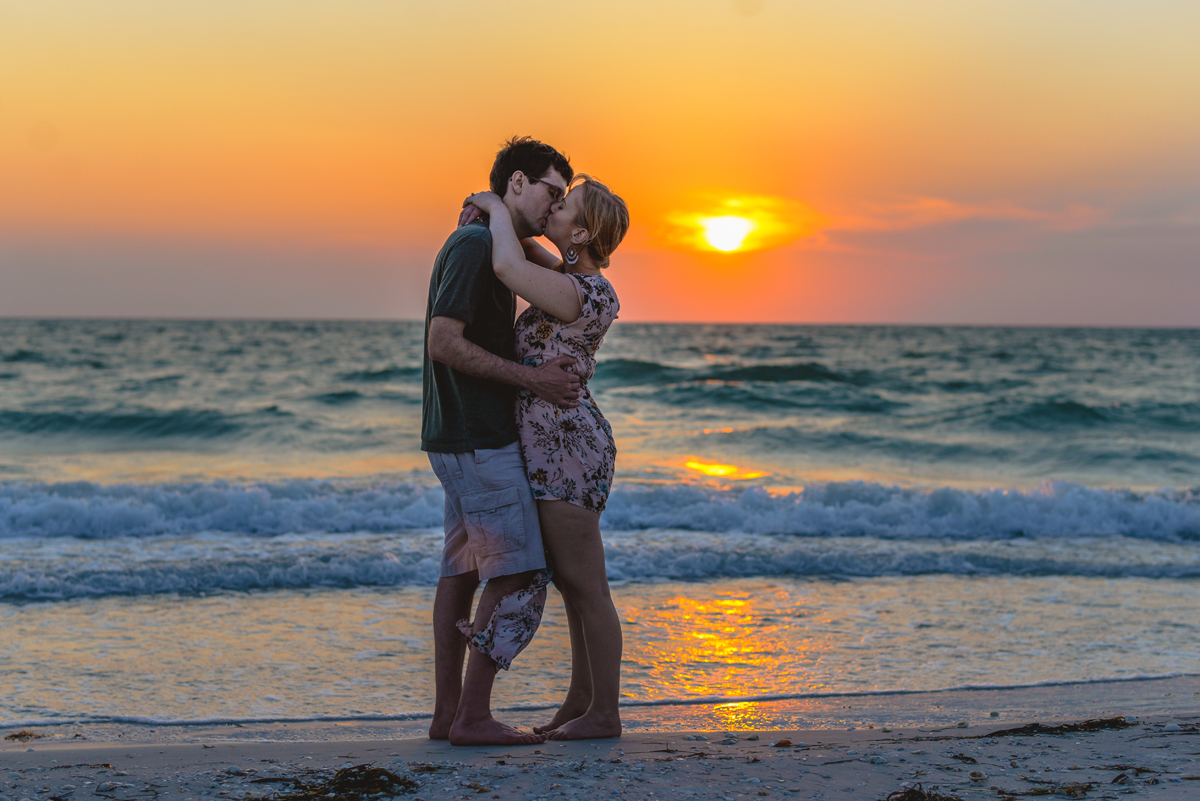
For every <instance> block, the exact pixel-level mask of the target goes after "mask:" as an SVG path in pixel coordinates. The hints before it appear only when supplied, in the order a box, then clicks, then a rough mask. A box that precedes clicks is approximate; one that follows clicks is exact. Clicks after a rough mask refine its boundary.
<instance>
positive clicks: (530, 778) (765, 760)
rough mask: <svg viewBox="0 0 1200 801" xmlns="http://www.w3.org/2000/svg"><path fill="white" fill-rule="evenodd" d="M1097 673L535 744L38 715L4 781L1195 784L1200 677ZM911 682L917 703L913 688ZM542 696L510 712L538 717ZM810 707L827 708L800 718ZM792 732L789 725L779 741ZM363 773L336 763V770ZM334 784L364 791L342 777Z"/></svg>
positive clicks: (637, 794) (572, 789)
mask: <svg viewBox="0 0 1200 801" xmlns="http://www.w3.org/2000/svg"><path fill="white" fill-rule="evenodd" d="M1098 689H1099V688H1097V685H1095V684H1091V685H1082V686H1079V685H1075V686H1074V687H1072V686H1064V685H1050V686H1042V687H1034V688H1020V689H997V690H969V691H944V692H942V693H931V694H922V695H920V696H912V695H907V696H906V695H900V696H878V695H876V696H865V697H859V698H858V699H853V700H857V701H860V702H869V703H862V704H859V705H858V706H857V708H853V709H845V708H843V709H835V707H836V706H837V705H836V704H833V703H830V702H831V701H846V700H847V699H846V698H844V697H842V698H835V699H823V700H822V704H823V705H824V706H822V707H820V708H817V707H815V706H814V705H813V699H799V700H789V701H779V702H774V703H757V704H736V703H735V704H724V705H715V706H712V707H707V708H703V714H704V715H705V717H704V718H703V720H704V721H707V722H708V723H710V724H717V723H719V724H720V725H705V726H692V727H688V726H687V725H686V724H688V723H693V722H695V721H696V720H697V718H696V717H694V716H693V717H672V716H671V715H669V714H666V713H668V712H670V711H671V710H672V709H678V708H673V707H657V708H653V709H651V708H647V707H634V708H626V711H627V713H629V714H628V718H627V720H626V731H625V734H624V735H623V736H622V737H621V738H619V739H608V740H591V741H589V740H582V741H574V742H567V743H560V742H556V741H548V742H545V743H542V744H540V745H533V746H477V747H455V746H451V745H450V744H449V743H446V742H432V741H430V740H428V739H427V738H425V737H424V731H423V728H424V725H426V722H425V721H342V722H329V721H324V722H308V723H296V722H291V723H258V724H245V725H236V724H234V725H194V726H162V725H158V724H145V725H135V724H121V725H116V724H105V725H95V726H53V727H28V728H27V730H28V731H29V732H31V733H32V734H34V735H39V736H38V737H36V738H35V739H30V740H27V741H21V740H18V739H2V740H0V798H3V799H8V801H24V799H30V801H33V799H37V798H51V799H56V798H67V797H71V798H112V799H125V800H126V801H128V800H129V799H132V798H134V797H138V796H143V795H145V796H147V797H148V795H149V794H153V795H156V796H157V795H164V794H165V795H166V796H167V797H168V798H171V799H178V800H179V801H218V799H265V798H268V797H279V796H281V795H283V794H285V793H287V792H296V791H298V790H299V789H302V788H309V789H310V790H311V789H312V788H317V787H321V788H323V789H322V793H321V794H320V795H321V797H324V796H325V795H326V793H325V791H324V790H325V788H326V787H327V785H328V783H329V782H330V781H332V780H334V779H335V778H336V777H337V776H338V775H339V774H338V773H337V771H338V770H348V769H351V768H354V767H355V766H374V767H377V768H384V769H386V770H388V771H390V772H391V773H392V774H393V775H394V776H396V777H397V779H396V781H404V782H407V783H408V784H407V785H406V786H407V787H408V790H409V791H406V792H402V793H399V796H398V797H401V798H405V799H413V801H416V799H421V801H433V799H458V798H492V799H496V798H504V799H507V798H514V799H517V798H520V799H524V798H538V799H559V798H562V799H571V798H586V797H588V796H591V797H592V798H593V799H594V801H599V799H602V798H609V799H643V798H653V799H661V800H663V801H666V800H667V799H696V798H702V799H759V798H770V797H776V798H818V799H827V798H839V799H869V800H870V801H878V800H879V799H883V798H885V797H886V796H887V795H888V794H889V793H892V792H895V791H897V790H901V789H904V788H908V787H912V786H914V785H916V784H921V785H922V786H923V787H924V788H925V789H926V790H930V789H932V788H933V787H937V788H939V792H943V793H948V794H950V795H953V796H957V797H959V798H961V799H963V800H964V801H967V799H972V798H980V799H982V798H991V799H996V798H1000V799H1003V798H1015V797H1017V796H1019V795H1022V794H1024V795H1029V794H1039V795H1041V794H1047V793H1051V794H1054V797H1059V798H1063V797H1067V798H1071V797H1076V798H1088V799H1100V798H1108V799H1116V798H1118V797H1120V796H1124V795H1130V794H1136V795H1138V796H1139V797H1142V796H1145V797H1148V798H1155V799H1160V798H1161V799H1172V800H1173V799H1187V798H1195V797H1197V796H1198V795H1200V727H1198V725H1197V724H1198V723H1200V677H1196V676H1181V677H1175V678H1167V679H1144V680H1138V681H1128V682H1121V683H1116V684H1111V685H1105V686H1104V687H1103V688H1102V689H1103V692H1102V693H1097V692H1096V691H1097V690H1098ZM1087 690H1090V691H1092V692H1090V693H1089V692H1085V691H1087ZM1097 695H1099V696H1100V697H1096V696H1097ZM917 700H919V701H920V704H919V705H918V704H917V703H909V702H912V701H917ZM841 706H842V707H846V706H847V704H844V703H843V704H841ZM851 706H854V705H851ZM692 711H695V710H692ZM646 712H653V713H654V714H653V715H647V714H644V713H646ZM993 712H994V713H995V717H993V716H992V713H993ZM835 713H842V714H840V715H839V714H835ZM546 714H547V713H546V712H545V711H524V712H510V713H504V714H502V715H500V714H498V717H501V718H502V719H504V720H506V721H507V722H510V723H513V724H514V725H519V726H522V727H526V728H527V727H528V726H530V725H533V724H534V723H539V722H542V720H543V718H544V717H545V715H546ZM905 717H920V718H921V719H922V721H923V725H901V724H897V723H895V722H894V721H896V720H899V719H901V718H905ZM1121 717H1125V718H1126V719H1127V721H1126V722H1122V721H1121V720H1120V718H1121ZM801 718H803V719H806V720H809V721H812V720H813V719H814V718H821V719H822V721H823V722H821V723H817V724H814V723H811V722H810V723H809V724H808V725H803V726H792V725H788V723H789V721H792V720H795V719H801ZM1135 718H1136V720H1137V722H1136V723H1133V722H1132V721H1133V720H1134V719H1135ZM1085 720H1105V721H1107V723H1105V724H1103V725H1101V726H1099V727H1098V729H1097V730H1094V731H1069V732H1066V733H1054V732H1047V731H1045V730H1044V729H1042V730H1040V731H1039V730H1032V729H1023V730H1022V727H1026V726H1028V725H1029V724H1033V723H1038V724H1041V725H1042V726H1043V727H1052V726H1057V725H1062V724H1064V723H1068V724H1069V723H1078V722H1081V721H1085ZM722 721H723V722H722ZM889 721H893V722H889ZM1013 730H1019V731H1013ZM15 733H16V732H15V731H14V730H12V729H7V730H4V731H3V733H2V734H3V735H4V736H6V737H7V736H11V735H13V734H15ZM781 740H784V741H787V743H781V744H780V745H778V746H777V745H775V744H776V743H777V742H779V741H781ZM352 774H354V771H351V772H350V773H347V774H341V777H342V780H348V777H350V776H351V775H352ZM360 774H361V771H360ZM973 774H974V775H973ZM362 775H365V774H362ZM376 775H382V774H376ZM297 782H299V784H297ZM1114 782H1115V783H1114ZM397 787H398V785H397ZM394 789H395V788H394ZM330 791H333V790H330ZM397 792H399V790H397ZM1071 793H1076V795H1071ZM334 795H335V797H343V798H358V797H359V796H356V795H353V794H352V793H349V791H344V789H343V790H337V791H336V792H335V793H334ZM313 797H316V796H313ZM382 797H387V796H386V795H385V796H382Z"/></svg>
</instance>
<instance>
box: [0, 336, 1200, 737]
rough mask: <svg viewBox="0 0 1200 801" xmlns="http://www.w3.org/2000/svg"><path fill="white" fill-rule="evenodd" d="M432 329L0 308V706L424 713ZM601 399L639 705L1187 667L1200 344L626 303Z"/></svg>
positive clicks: (553, 641) (138, 717)
mask: <svg viewBox="0 0 1200 801" xmlns="http://www.w3.org/2000/svg"><path fill="white" fill-rule="evenodd" d="M421 345H422V327H421V324H420V323H413V322H249V321H207V322H205V321H197V322H177V321H116V320H113V321H109V320H0V655H2V656H3V658H2V659H0V726H6V727H9V726H20V725H34V724H55V723H61V724H72V725H82V724H89V723H90V724H105V723H141V724H145V725H165V724H172V723H175V724H189V723H222V722H224V723H238V722H243V723H244V722H248V721H267V722H286V721H300V720H397V721H403V720H409V721H414V725H418V724H419V723H420V721H423V720H426V719H427V716H428V714H429V711H430V710H431V707H432V682H431V667H432V654H431V638H430V634H429V631H428V628H429V626H428V619H429V610H430V607H431V604H432V588H433V587H434V585H435V583H436V581H437V566H438V554H439V547H440V536H441V535H440V524H441V514H442V512H441V509H442V500H443V498H442V492H441V490H440V488H439V486H438V484H437V481H436V479H435V478H434V477H433V474H432V472H431V471H430V469H429V467H428V462H427V461H426V460H425V457H424V455H423V454H422V453H421V452H420V450H419V430H420V402H421ZM591 386H592V389H593V392H594V393H595V396H596V399H597V402H598V404H599V406H600V408H601V409H602V410H603V411H604V413H605V414H606V416H607V417H608V419H609V421H610V422H611V423H612V425H613V429H614V431H615V434H616V437H617V444H618V450H619V455H618V460H617V480H616V486H615V490H614V493H613V495H612V497H611V499H610V502H609V507H608V509H607V510H606V512H605V513H604V516H603V517H602V522H601V525H602V529H603V531H604V534H605V539H606V553H607V559H608V570H609V577H610V580H611V582H612V583H613V586H614V599H615V601H616V603H617V606H618V611H619V612H620V614H621V618H622V621H623V626H624V634H625V663H624V668H623V703H624V704H626V708H627V711H628V715H629V717H630V719H631V720H642V721H648V720H653V719H661V718H662V717H664V716H665V715H666V714H667V713H666V711H665V710H667V709H674V710H676V711H675V712H672V713H671V714H672V715H676V716H677V717H676V718H674V719H676V720H680V721H682V722H680V725H684V724H689V725H690V724H695V722H696V720H697V718H691V719H687V718H686V715H685V716H684V717H683V718H679V717H678V714H679V713H678V711H677V710H678V709H679V708H692V707H695V708H696V709H706V710H713V709H726V710H728V709H733V708H736V709H739V710H741V712H739V714H742V715H751V712H749V711H747V710H748V709H749V708H750V707H753V705H755V704H763V703H769V702H771V701H773V700H778V699H796V698H807V699H813V698H815V699H837V698H843V697H869V696H872V695H875V694H879V693H889V692H897V693H924V692H933V691H939V690H950V689H955V688H963V687H1026V686H1042V687H1044V686H1055V685H1056V684H1059V683H1066V684H1069V685H1070V686H1079V685H1084V686H1087V685H1089V684H1095V685H1096V690H1095V692H1096V694H1097V695H1098V696H1099V695H1103V694H1104V693H1106V692H1108V690H1106V689H1105V686H1107V685H1109V684H1111V683H1112V682H1118V681H1124V680H1129V679H1134V678H1137V677H1156V676H1174V675H1181V674H1182V675H1194V674H1200V615H1197V612H1196V610H1197V609H1198V608H1200V581H1198V579H1200V331H1193V330H1152V329H1148V330H1134V329H1059V328H966V327H899V326H785V325H699V324H696V325H666V324H661V325H651V324H632V323H620V322H619V323H617V324H616V325H615V326H614V327H613V329H612V331H611V332H610V334H609V336H608V338H607V340H606V342H605V345H604V347H603V349H602V350H601V352H600V365H599V367H598V369H597V373H596V376H595V378H594V379H593V381H592V384H591ZM566 650H567V639H566V625H565V620H564V619H563V615H562V611H561V604H560V602H559V601H558V599H557V598H556V597H554V596H552V598H551V603H550V606H549V607H548V610H547V615H546V620H545V623H544V626H543V629H542V631H541V632H540V633H539V636H538V638H537V639H536V640H535V641H534V643H533V645H531V646H530V649H529V650H528V651H527V652H526V653H525V654H523V655H522V657H521V658H520V659H519V660H518V662H517V663H516V664H515V665H514V669H513V670H512V671H510V672H509V673H507V674H504V675H502V676H501V678H500V680H499V681H498V683H497V689H496V697H495V703H496V705H497V706H498V707H499V708H503V709H509V710H524V711H530V710H540V709H546V708H552V706H553V704H554V703H555V701H557V700H559V698H560V697H561V695H562V693H563V692H564V691H565V687H566V681H567V675H568V672H567V671H568V667H569V663H568V660H567V655H566ZM1064 686H1066V685H1064ZM747 705H750V706H749V707H748V706H747ZM848 706H849V705H847V707H848ZM830 709H832V707H830V708H826V709H825V711H824V712H822V713H821V714H822V715H823V716H824V717H822V718H821V721H820V722H831V721H845V720H851V719H853V716H852V713H851V712H845V713H840V712H837V711H836V710H834V711H830ZM696 714H697V715H700V714H701V713H700V712H697V713H696ZM947 714H950V713H947ZM751 716H752V715H751ZM706 719H707V718H706ZM747 719H749V718H747ZM791 722H792V723H793V724H795V723H804V722H806V721H805V720H801V721H796V720H793V721H791ZM807 722H817V721H815V720H813V719H807ZM646 725H649V724H648V723H647V724H646Z"/></svg>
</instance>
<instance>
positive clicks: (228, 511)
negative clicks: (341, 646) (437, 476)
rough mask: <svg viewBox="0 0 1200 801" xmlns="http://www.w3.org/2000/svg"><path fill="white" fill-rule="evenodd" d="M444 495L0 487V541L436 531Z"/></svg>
mask: <svg viewBox="0 0 1200 801" xmlns="http://www.w3.org/2000/svg"><path fill="white" fill-rule="evenodd" d="M442 499H443V495H442V490H441V488H440V487H435V486H429V485H426V484H420V483H416V482H397V483H381V484H375V485H370V486H358V485H343V484H337V483H335V482H329V481H287V482H281V483H276V484H270V483H261V484H247V485H239V484H230V483H226V482H220V481H218V482H213V483H197V484H160V485H151V486H140V485H134V484H121V485H113V486H106V485H102V484H93V483H90V482H82V481H81V482H72V483H64V484H8V485H3V486H0V538H4V537H37V538H44V537H75V538H81V539H111V538H115V537H150V536H159V535H185V534H195V533H199V532H206V531H219V532H229V533H236V534H250V535H257V536H275V535H279V534H291V533H295V532H305V531H321V532H331V533H339V532H348V531H406V530H412V529H423V528H432V527H436V526H440V525H441V522H442Z"/></svg>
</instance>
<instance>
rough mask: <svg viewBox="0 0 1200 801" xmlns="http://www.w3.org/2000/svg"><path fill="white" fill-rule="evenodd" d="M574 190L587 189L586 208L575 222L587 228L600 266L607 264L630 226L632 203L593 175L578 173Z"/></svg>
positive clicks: (589, 246) (590, 246) (591, 251)
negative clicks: (627, 204) (629, 205)
mask: <svg viewBox="0 0 1200 801" xmlns="http://www.w3.org/2000/svg"><path fill="white" fill-rule="evenodd" d="M575 182H576V183H575V186H574V187H573V188H572V189H571V191H572V192H583V209H582V210H581V211H580V212H579V214H578V215H577V216H576V217H575V224H576V225H578V226H579V227H580V228H586V229H587V232H588V240H587V242H585V243H584V244H585V245H587V249H588V255H589V256H591V257H592V261H594V262H595V263H596V266H597V267H607V266H608V260H609V257H610V256H612V252H613V251H614V250H616V249H617V245H619V244H621V240H622V239H624V238H625V232H626V231H628V230H629V207H628V206H626V205H625V201H624V200H622V199H621V196H620V195H618V194H616V193H615V192H613V191H612V190H611V189H609V188H608V187H607V186H605V185H604V184H602V183H600V182H599V181H597V180H596V179H595V178H593V177H592V176H590V175H584V174H583V173H580V174H579V175H577V176H575Z"/></svg>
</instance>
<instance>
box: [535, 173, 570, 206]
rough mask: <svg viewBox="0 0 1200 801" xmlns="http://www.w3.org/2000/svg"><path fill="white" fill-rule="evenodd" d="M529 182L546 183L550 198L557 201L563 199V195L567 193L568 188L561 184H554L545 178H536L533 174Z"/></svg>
mask: <svg viewBox="0 0 1200 801" xmlns="http://www.w3.org/2000/svg"><path fill="white" fill-rule="evenodd" d="M529 183H531V184H545V186H546V191H547V192H549V193H550V200H552V201H553V202H555V203H557V202H558V201H560V200H562V199H563V197H564V196H565V195H566V194H567V190H565V189H563V188H562V187H561V186H555V185H554V184H552V183H550V182H549V181H547V180H546V179H545V178H534V177H533V176H532V175H531V176H529Z"/></svg>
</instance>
